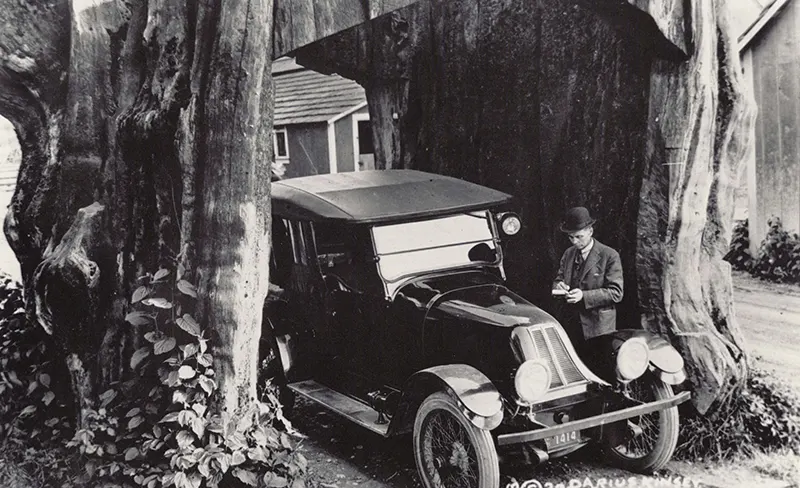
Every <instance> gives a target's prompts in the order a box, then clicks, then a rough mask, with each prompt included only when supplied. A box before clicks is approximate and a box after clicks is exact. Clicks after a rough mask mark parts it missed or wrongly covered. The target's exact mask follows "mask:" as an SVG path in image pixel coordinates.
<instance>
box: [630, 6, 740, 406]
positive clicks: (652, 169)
mask: <svg viewBox="0 0 800 488" xmlns="http://www.w3.org/2000/svg"><path fill="white" fill-rule="evenodd" d="M653 3H656V2H653ZM655 7H657V6H651V8H655ZM686 15H689V16H690V18H691V19H692V22H691V29H690V33H689V34H690V38H691V39H692V43H691V44H692V53H691V58H690V59H689V61H688V62H686V63H684V64H680V65H674V64H668V63H663V62H656V63H655V64H654V66H653V70H652V75H651V78H650V116H649V124H648V125H649V129H648V142H649V144H648V157H647V162H646V164H647V166H648V171H645V175H646V176H645V181H644V183H643V191H642V205H641V207H642V209H643V211H642V212H640V215H639V228H640V229H641V230H642V233H643V234H644V235H645V236H646V237H644V238H642V239H641V241H640V246H639V249H638V253H637V266H638V267H641V268H645V269H647V268H648V267H650V266H657V268H656V269H659V270H660V272H659V273H657V274H655V273H654V274H645V275H643V278H644V279H643V280H642V281H641V286H640V296H641V297H642V299H641V304H642V317H643V321H644V322H645V324H646V326H647V327H648V328H650V329H652V330H656V331H659V332H661V333H664V334H666V335H668V336H670V337H671V338H672V339H673V342H675V343H677V345H678V347H679V348H680V350H681V351H682V352H683V354H684V357H685V359H686V360H687V364H688V369H689V377H690V380H691V383H692V386H693V390H694V404H695V407H696V408H697V409H698V411H700V412H706V411H708V410H709V409H711V408H712V407H713V406H714V405H715V404H716V405H719V404H724V403H725V402H727V401H728V400H729V398H730V396H731V395H732V394H734V393H735V392H736V391H738V388H737V387H738V386H740V385H741V384H742V382H743V379H744V378H745V377H746V372H747V356H746V351H745V349H744V346H743V339H742V335H741V332H740V330H739V327H738V326H737V324H736V320H735V317H734V314H733V300H732V283H731V273H730V265H729V264H728V263H727V262H725V261H724V260H723V259H722V258H723V256H724V255H725V254H726V252H727V250H728V247H729V242H730V237H731V234H732V231H733V229H732V224H733V206H734V190H735V187H736V184H737V181H736V175H737V174H739V168H740V167H741V165H742V164H743V163H744V161H746V155H747V154H746V152H747V150H748V148H750V147H751V146H752V145H753V141H751V140H750V137H749V134H750V132H751V131H750V129H751V127H752V124H754V123H755V101H754V100H752V99H749V98H747V96H746V93H747V92H746V90H744V89H743V85H742V83H743V81H742V68H741V64H740V59H739V53H738V49H737V47H736V44H737V43H736V39H735V38H734V36H733V29H732V27H731V25H730V23H729V20H728V18H727V10H726V2H725V1H724V0H699V1H696V2H692V3H691V11H690V12H686ZM663 24H664V25H666V26H670V27H668V28H675V29H682V28H683V26H684V23H683V19H680V18H672V19H666V21H665V22H663ZM656 196H657V197H656ZM654 197H655V198H654Z"/></svg>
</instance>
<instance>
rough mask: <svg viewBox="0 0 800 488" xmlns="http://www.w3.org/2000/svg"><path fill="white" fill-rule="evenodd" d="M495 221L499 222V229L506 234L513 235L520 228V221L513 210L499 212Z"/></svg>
mask: <svg viewBox="0 0 800 488" xmlns="http://www.w3.org/2000/svg"><path fill="white" fill-rule="evenodd" d="M497 221H498V222H500V230H502V231H503V234H505V235H507V236H513V235H514V234H516V233H518V232H519V231H520V229H522V221H521V220H520V219H519V215H517V214H515V213H513V212H503V213H501V214H499V215H498V216H497Z"/></svg>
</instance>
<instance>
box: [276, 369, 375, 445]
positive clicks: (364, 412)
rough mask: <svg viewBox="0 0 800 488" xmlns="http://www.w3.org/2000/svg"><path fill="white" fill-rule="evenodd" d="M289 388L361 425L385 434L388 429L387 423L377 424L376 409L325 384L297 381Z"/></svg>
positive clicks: (312, 381)
mask: <svg viewBox="0 0 800 488" xmlns="http://www.w3.org/2000/svg"><path fill="white" fill-rule="evenodd" d="M288 386H289V389H291V390H292V391H294V392H296V393H297V394H299V395H302V396H304V397H306V398H308V399H309V400H312V401H314V402H316V403H319V404H320V405H322V406H323V407H325V408H327V409H328V410H331V411H333V412H335V413H337V414H339V415H341V416H343V417H345V418H347V419H349V420H351V421H352V422H355V423H357V424H358V425H360V426H362V427H366V428H367V429H369V430H371V431H372V432H375V433H377V434H380V435H382V436H386V435H387V432H388V431H389V424H388V422H387V423H383V424H378V423H377V421H378V411H377V410H375V409H374V408H371V407H369V406H368V405H364V404H363V403H361V402H359V401H358V400H354V399H353V398H350V397H349V396H347V395H344V394H342V393H339V392H338V391H335V390H332V389H330V388H328V387H327V386H325V385H322V384H319V383H317V382H316V381H314V380H306V381H298V382H297V383H290V384H289V385H288Z"/></svg>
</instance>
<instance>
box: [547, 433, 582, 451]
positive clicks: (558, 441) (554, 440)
mask: <svg viewBox="0 0 800 488" xmlns="http://www.w3.org/2000/svg"><path fill="white" fill-rule="evenodd" d="M580 441H581V435H580V433H579V432H578V431H575V430H573V431H572V432H564V433H563V434H558V435H554V436H552V437H548V438H546V439H545V440H544V442H545V444H546V445H547V449H561V448H562V447H567V446H570V445H572V444H577V443H579V442H580Z"/></svg>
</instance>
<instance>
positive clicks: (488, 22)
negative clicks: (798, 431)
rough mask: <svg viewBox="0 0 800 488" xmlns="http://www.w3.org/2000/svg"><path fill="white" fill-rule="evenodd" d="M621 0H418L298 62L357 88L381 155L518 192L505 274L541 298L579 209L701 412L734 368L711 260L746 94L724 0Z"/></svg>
mask: <svg viewBox="0 0 800 488" xmlns="http://www.w3.org/2000/svg"><path fill="white" fill-rule="evenodd" d="M623 3H624V2H623ZM632 3H633V4H635V6H634V5H627V4H626V5H625V6H622V7H619V6H618V7H617V8H619V9H621V10H622V14H624V18H625V19H628V21H626V23H620V22H619V16H614V15H608V14H607V11H606V10H605V9H604V7H603V2H594V1H584V0H581V1H574V2H573V1H563V2H555V3H553V2H547V3H544V2H534V3H531V2H523V1H521V0H498V1H492V2H480V1H477V0H451V1H446V2H445V1H431V2H425V3H419V4H416V5H413V6H410V7H407V8H405V9H402V10H400V11H399V12H397V13H396V14H394V15H392V16H384V17H383V18H380V19H376V20H375V21H373V22H371V23H370V24H368V25H364V26H360V27H358V28H356V29H352V30H351V31H348V32H345V33H343V34H340V35H338V36H335V37H334V38H331V39H328V40H325V41H323V42H320V43H316V44H315V45H312V46H308V47H306V48H303V49H301V50H300V51H299V52H298V54H297V59H298V61H299V62H300V63H301V64H304V65H306V66H308V67H310V68H312V69H317V70H319V71H323V72H332V71H336V72H339V73H340V74H342V75H343V76H347V77H350V78H353V79H355V80H357V81H358V82H359V83H361V84H362V85H363V86H364V87H365V89H366V92H367V99H368V100H369V102H370V116H371V121H372V125H373V134H374V137H375V141H376V144H375V147H376V166H378V167H381V168H398V167H403V168H417V169H422V170H426V171H433V172H438V173H444V174H449V175H452V176H457V177H461V178H465V179H468V180H471V181H474V182H477V183H481V184H485V185H488V186H491V187H494V188H497V189H500V190H503V191H507V192H509V193H512V194H514V195H515V196H516V197H517V210H518V211H519V212H520V213H521V214H522V217H523V221H524V222H525V223H526V225H525V226H524V227H523V232H522V235H521V236H520V237H519V239H518V240H517V241H516V242H511V243H509V245H508V247H509V249H508V251H509V252H508V253H507V254H506V255H507V258H508V261H507V265H506V269H507V271H508V275H509V280H510V282H511V284H512V285H513V286H514V287H515V288H519V289H521V290H522V291H523V292H524V293H525V294H527V295H528V296H530V297H532V298H533V299H534V300H535V301H537V302H538V303H541V304H544V305H545V306H547V307H549V308H553V304H552V303H550V297H549V288H550V283H551V281H552V278H553V276H554V274H555V269H556V266H557V264H558V260H559V258H560V256H561V252H562V251H563V249H564V248H565V247H566V246H567V245H568V243H567V241H566V239H564V237H563V236H562V235H561V233H560V232H559V231H558V223H559V222H560V220H561V218H562V215H563V212H564V210H565V209H567V208H568V207H571V206H575V205H584V206H587V207H589V208H590V210H591V211H592V213H593V214H594V215H595V216H596V217H598V218H599V223H598V225H597V229H596V236H597V237H598V238H599V240H601V241H603V242H605V243H607V244H609V245H611V246H612V247H614V248H616V249H617V250H619V252H620V254H621V256H622V260H623V268H624V273H625V289H626V293H625V298H624V301H623V304H622V307H621V310H620V312H621V313H620V314H619V317H618V327H620V328H622V327H638V326H642V327H645V328H647V329H650V330H653V331H657V332H660V333H662V334H666V335H668V336H669V337H670V338H671V339H673V342H674V343H675V345H676V346H677V347H678V348H679V349H680V350H681V352H682V353H683V355H684V357H685V358H686V360H687V363H688V365H689V373H690V379H691V383H692V385H691V386H692V389H693V391H694V395H693V401H694V405H695V407H696V408H697V409H698V410H699V411H700V412H706V411H708V410H709V409H710V408H711V407H712V406H713V405H715V404H719V403H721V402H724V401H725V399H726V398H727V397H728V396H729V395H730V394H731V393H732V392H735V391H736V390H737V387H738V386H739V384H740V383H741V381H742V379H743V378H744V375H745V371H746V356H745V354H744V349H743V347H742V338H741V335H740V333H739V332H738V327H737V325H736V322H735V319H734V317H733V315H732V313H731V311H732V308H731V304H732V302H731V286H730V271H729V268H728V266H727V264H726V263H725V262H724V261H723V260H722V256H723V255H724V250H725V249H727V246H728V240H729V238H730V233H731V218H732V215H731V214H732V208H733V200H732V181H731V179H732V178H733V175H735V174H737V173H736V169H737V166H738V165H740V164H741V161H742V160H743V159H742V156H743V152H744V150H745V148H746V147H748V144H749V142H748V141H747V139H746V138H747V135H746V134H747V127H748V124H751V123H753V119H754V112H753V108H752V107H753V104H752V101H749V100H746V99H745V98H744V95H743V92H742V89H741V87H740V77H741V74H740V72H741V69H740V67H739V65H738V63H739V60H738V57H737V55H736V51H735V48H734V47H733V44H732V43H731V42H732V41H731V29H730V26H729V25H728V24H727V22H726V21H725V20H724V19H725V17H724V15H722V12H723V11H724V10H725V5H724V3H723V2H722V1H721V0H720V1H712V0H698V1H697V2H691V3H689V4H687V3H686V2H677V1H673V0H663V1H656V0H651V1H645V0H642V1H637V2H632ZM684 5H690V6H691V11H684ZM603 12H605V13H603ZM600 13H603V15H600ZM631 25H633V27H631ZM687 29H688V30H689V31H688V32H687ZM687 57H688V58H690V59H688V61H687V60H685V59H686V58H687ZM682 60H683V61H682ZM674 148H679V149H678V150H676V149H674Z"/></svg>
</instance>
